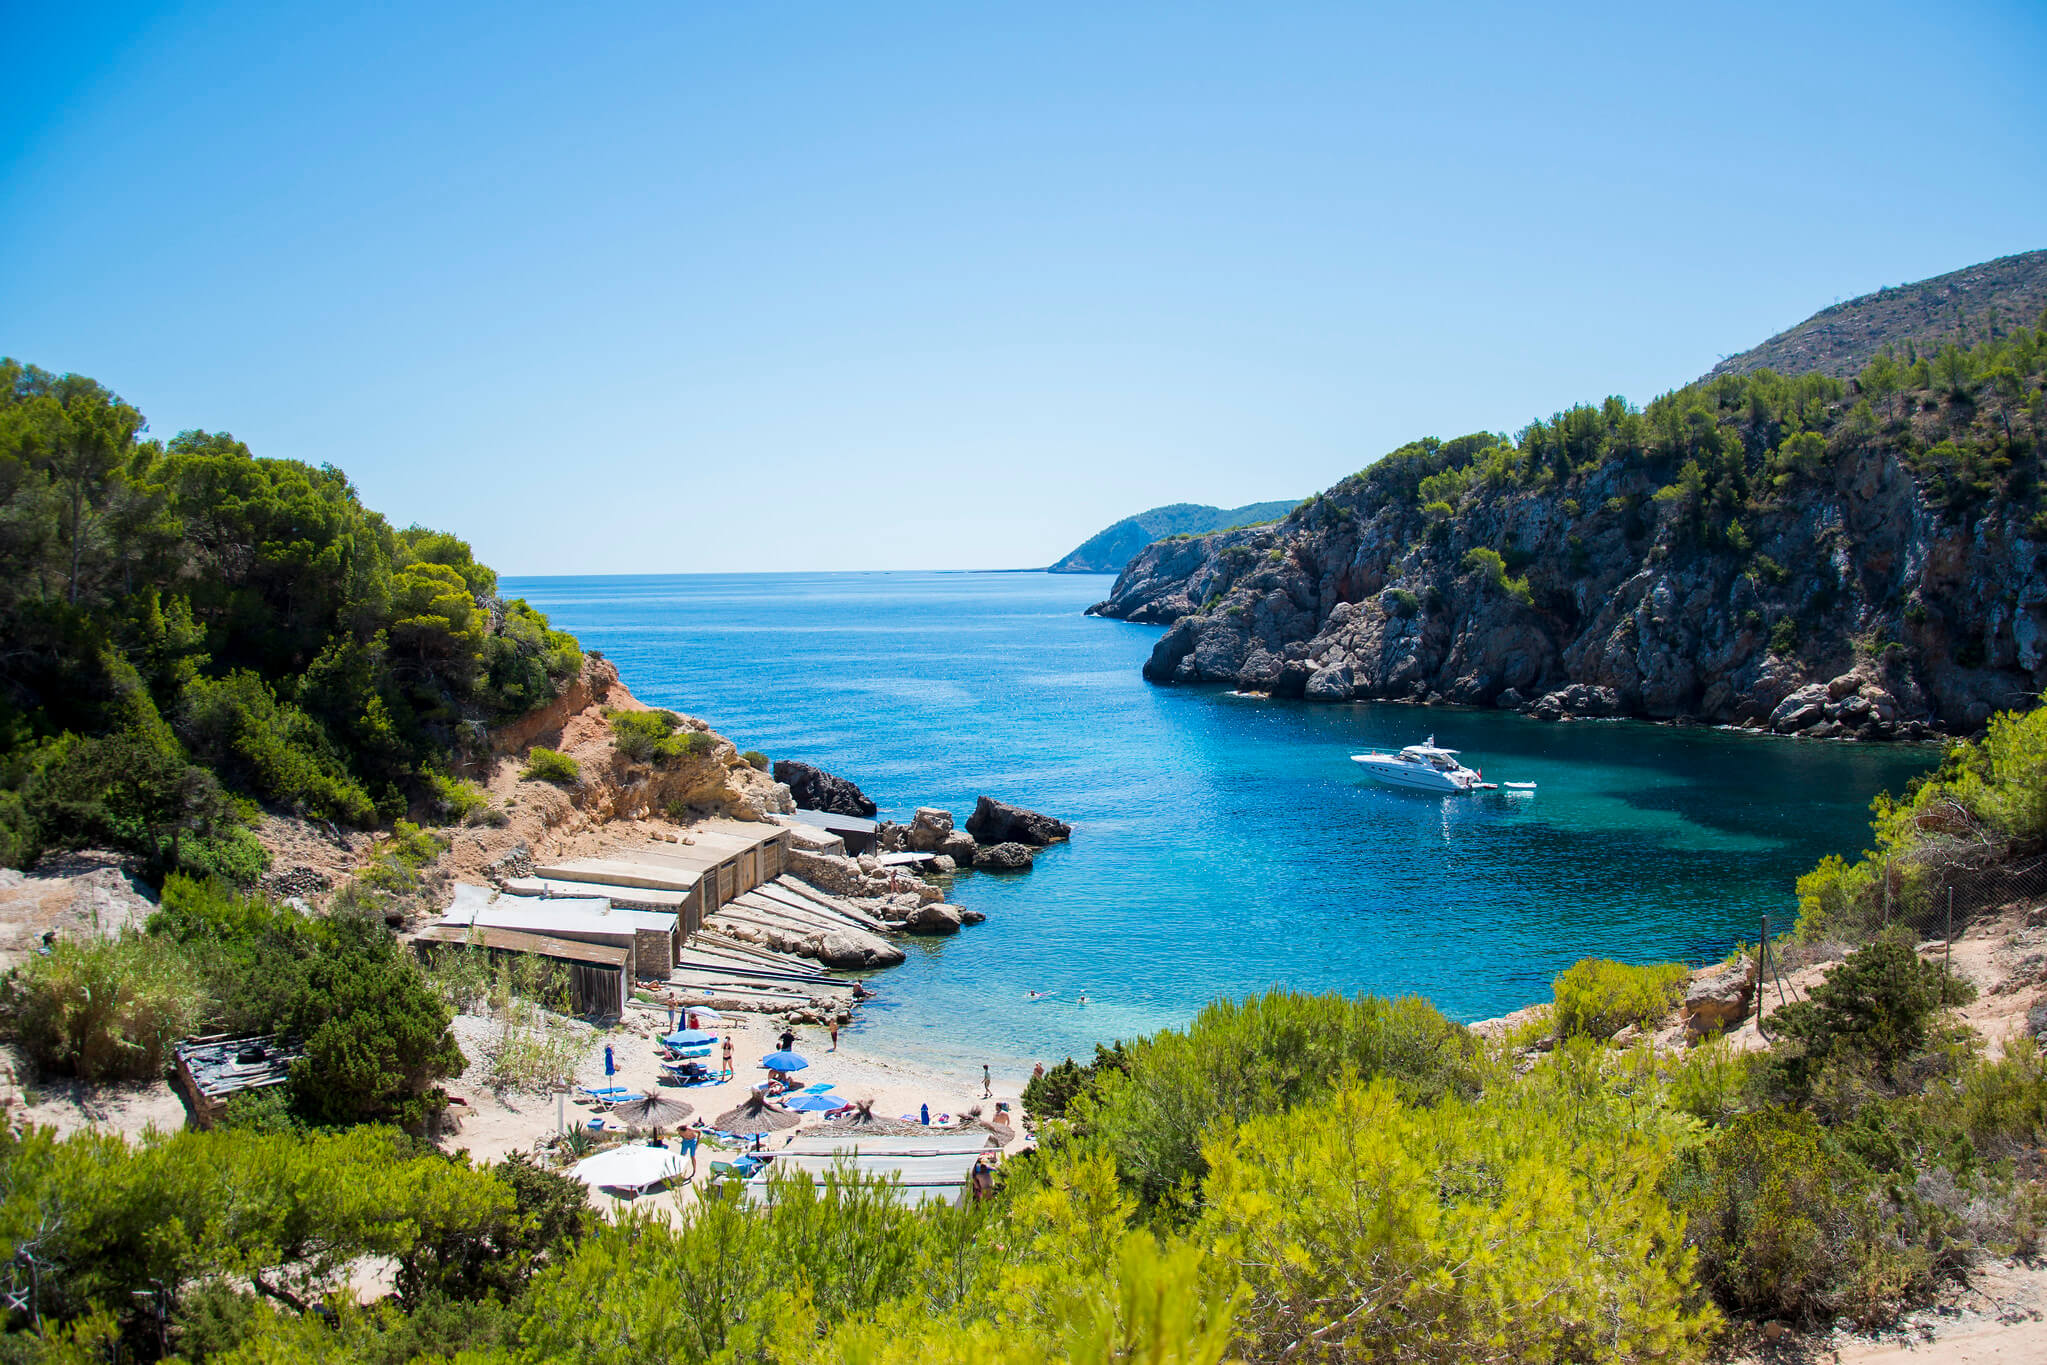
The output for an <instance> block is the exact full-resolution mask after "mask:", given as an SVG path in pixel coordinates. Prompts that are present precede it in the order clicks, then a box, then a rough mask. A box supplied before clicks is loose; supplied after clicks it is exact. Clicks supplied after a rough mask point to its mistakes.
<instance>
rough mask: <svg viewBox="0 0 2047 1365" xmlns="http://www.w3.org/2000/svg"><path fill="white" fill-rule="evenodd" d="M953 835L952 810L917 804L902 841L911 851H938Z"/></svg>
mask: <svg viewBox="0 0 2047 1365" xmlns="http://www.w3.org/2000/svg"><path fill="white" fill-rule="evenodd" d="M952 835H953V828H952V812H951V811H949V810H940V809H938V807H936V806H919V807H917V814H916V815H915V816H913V817H912V818H911V820H910V832H909V834H908V835H907V836H905V838H904V843H905V844H906V845H907V846H908V848H909V850H910V852H912V853H938V852H941V851H942V850H943V849H944V848H945V841H946V840H947V839H950V838H951V837H952Z"/></svg>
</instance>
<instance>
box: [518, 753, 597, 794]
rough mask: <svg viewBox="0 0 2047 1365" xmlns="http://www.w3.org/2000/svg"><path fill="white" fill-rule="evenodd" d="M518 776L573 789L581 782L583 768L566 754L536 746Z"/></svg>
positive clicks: (528, 755)
mask: <svg viewBox="0 0 2047 1365" xmlns="http://www.w3.org/2000/svg"><path fill="white" fill-rule="evenodd" d="M519 775H520V776H521V777H525V778H530V779H531V780H533V781H535V782H552V783H554V784H555V785H556V786H557V787H573V786H575V785H576V784H577V783H578V782H580V781H582V778H583V768H582V765H581V764H579V763H577V762H576V760H575V759H573V758H570V757H569V756H568V755H567V754H565V753H561V752H559V751H557V750H554V749H549V748H545V747H544V746H542V745H538V744H536V745H534V746H533V749H532V751H531V752H530V753H528V754H527V755H526V766H525V767H524V768H522V769H520V772H519Z"/></svg>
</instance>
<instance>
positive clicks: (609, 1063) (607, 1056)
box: [604, 1043, 618, 1076]
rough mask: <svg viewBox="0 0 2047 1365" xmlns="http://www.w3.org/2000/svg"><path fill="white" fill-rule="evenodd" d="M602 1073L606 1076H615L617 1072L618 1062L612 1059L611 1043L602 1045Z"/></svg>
mask: <svg viewBox="0 0 2047 1365" xmlns="http://www.w3.org/2000/svg"><path fill="white" fill-rule="evenodd" d="M604 1074H605V1075H607V1076H616V1075H617V1074H618V1063H617V1062H615V1061H613V1060H612V1057H611V1044H609V1043H606V1044H605V1045H604Z"/></svg>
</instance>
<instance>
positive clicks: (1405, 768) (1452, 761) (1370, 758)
mask: <svg viewBox="0 0 2047 1365" xmlns="http://www.w3.org/2000/svg"><path fill="white" fill-rule="evenodd" d="M1350 761H1351V762H1353V763H1357V764H1360V765H1362V766H1363V768H1364V770H1365V771H1366V772H1368V773H1370V774H1371V775H1372V776H1373V777H1375V778H1377V779H1378V780H1379V781H1381V782H1384V783H1385V784H1386V785H1387V786H1389V787H1406V788H1408V789H1409V790H1411V791H1423V792H1439V793H1442V794H1444V795H1449V794H1451V793H1455V792H1469V791H1485V790H1490V789H1491V788H1492V786H1493V784H1492V783H1490V782H1486V781H1484V780H1483V779H1482V778H1481V777H1480V775H1479V772H1478V770H1477V769H1476V768H1467V767H1465V766H1464V765H1463V764H1462V763H1459V762H1458V761H1457V751H1456V750H1455V749H1439V748H1437V747H1436V737H1435V736H1434V735H1430V736H1429V737H1428V739H1427V740H1426V741H1424V742H1423V743H1420V744H1410V745H1408V746H1407V747H1406V748H1405V749H1402V750H1401V751H1400V752H1399V753H1397V754H1386V753H1378V752H1373V753H1369V754H1352V755H1351V756H1350Z"/></svg>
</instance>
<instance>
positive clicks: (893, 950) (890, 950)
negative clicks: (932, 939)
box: [798, 928, 903, 971]
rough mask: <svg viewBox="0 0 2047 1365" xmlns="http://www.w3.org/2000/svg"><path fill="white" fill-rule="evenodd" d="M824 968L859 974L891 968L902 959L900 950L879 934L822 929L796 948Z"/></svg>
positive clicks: (856, 930) (850, 929)
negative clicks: (880, 968)
mask: <svg viewBox="0 0 2047 1365" xmlns="http://www.w3.org/2000/svg"><path fill="white" fill-rule="evenodd" d="M798 951H799V952H801V953H802V954H803V956H805V957H812V958H816V959H817V960H818V961H819V962H822V963H823V964H824V965H825V966H827V967H836V968H839V969H841V970H853V971H862V970H867V969H870V968H874V967H893V966H895V965H897V964H898V963H900V962H901V961H902V960H903V950H902V949H901V948H898V947H896V945H895V944H893V943H890V942H889V941H888V940H887V939H885V938H883V937H881V936H880V935H879V934H870V933H868V932H866V931H865V930H863V929H852V928H845V929H823V930H820V931H818V932H817V933H815V934H812V935H811V936H810V937H809V938H808V939H807V940H806V941H805V942H804V944H803V945H802V947H800V948H799V949H798Z"/></svg>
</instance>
